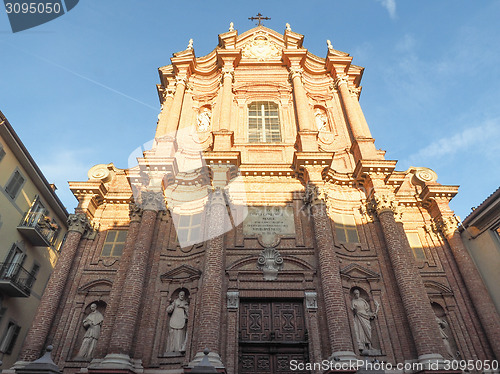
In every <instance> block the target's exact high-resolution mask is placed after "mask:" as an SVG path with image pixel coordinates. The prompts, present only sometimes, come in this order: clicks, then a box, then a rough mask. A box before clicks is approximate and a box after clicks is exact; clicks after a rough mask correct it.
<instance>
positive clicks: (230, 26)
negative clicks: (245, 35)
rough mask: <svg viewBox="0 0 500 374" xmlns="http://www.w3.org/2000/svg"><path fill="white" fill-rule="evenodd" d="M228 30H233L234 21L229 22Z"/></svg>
mask: <svg viewBox="0 0 500 374" xmlns="http://www.w3.org/2000/svg"><path fill="white" fill-rule="evenodd" d="M229 31H234V23H232V22H229Z"/></svg>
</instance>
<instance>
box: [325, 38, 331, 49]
mask: <svg viewBox="0 0 500 374" xmlns="http://www.w3.org/2000/svg"><path fill="white" fill-rule="evenodd" d="M326 45H327V47H328V49H333V45H332V42H331V41H330V40H329V39H327V40H326Z"/></svg>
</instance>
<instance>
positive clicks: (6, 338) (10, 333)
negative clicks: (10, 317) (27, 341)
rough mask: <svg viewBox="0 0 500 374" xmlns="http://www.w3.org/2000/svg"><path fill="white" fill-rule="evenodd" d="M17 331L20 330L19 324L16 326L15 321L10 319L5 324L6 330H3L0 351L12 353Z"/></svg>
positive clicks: (7, 353)
mask: <svg viewBox="0 0 500 374" xmlns="http://www.w3.org/2000/svg"><path fill="white" fill-rule="evenodd" d="M19 331H21V326H18V325H17V324H16V323H15V322H12V321H10V322H9V324H8V325H7V330H5V333H4V335H3V338H2V342H1V343H0V352H1V353H5V354H6V355H10V354H11V353H12V350H13V349H14V345H15V344H16V340H17V336H18V335H19Z"/></svg>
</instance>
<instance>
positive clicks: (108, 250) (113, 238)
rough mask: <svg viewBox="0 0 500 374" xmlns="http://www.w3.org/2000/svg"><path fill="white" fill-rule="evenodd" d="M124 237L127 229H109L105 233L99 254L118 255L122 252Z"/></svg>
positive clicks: (106, 255) (105, 255)
mask: <svg viewBox="0 0 500 374" xmlns="http://www.w3.org/2000/svg"><path fill="white" fill-rule="evenodd" d="M126 238H127V231H125V230H109V231H108V232H107V234H106V240H105V241H104V246H103V247H102V252H101V256H104V257H120V256H121V255H122V253H123V247H125V239H126Z"/></svg>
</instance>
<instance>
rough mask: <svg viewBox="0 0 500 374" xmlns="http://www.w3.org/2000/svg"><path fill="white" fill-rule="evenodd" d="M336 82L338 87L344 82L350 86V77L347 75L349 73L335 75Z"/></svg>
mask: <svg viewBox="0 0 500 374" xmlns="http://www.w3.org/2000/svg"><path fill="white" fill-rule="evenodd" d="M334 82H335V85H336V86H337V87H340V86H341V85H343V84H346V85H347V86H349V80H348V77H347V75H344V74H342V75H340V74H339V75H337V76H336V77H335V81H334Z"/></svg>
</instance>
